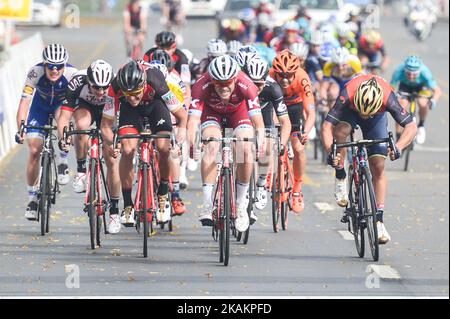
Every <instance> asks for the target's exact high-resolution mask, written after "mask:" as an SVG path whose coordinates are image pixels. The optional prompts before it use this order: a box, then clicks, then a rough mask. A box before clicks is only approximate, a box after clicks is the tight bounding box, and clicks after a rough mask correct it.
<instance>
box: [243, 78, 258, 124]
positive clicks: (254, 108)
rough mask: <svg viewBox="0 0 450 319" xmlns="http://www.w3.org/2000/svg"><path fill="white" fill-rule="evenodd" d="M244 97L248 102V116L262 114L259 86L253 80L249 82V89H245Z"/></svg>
mask: <svg viewBox="0 0 450 319" xmlns="http://www.w3.org/2000/svg"><path fill="white" fill-rule="evenodd" d="M244 97H245V100H246V103H247V109H248V116H249V117H253V116H255V115H258V114H261V105H260V104H259V94H258V88H257V87H256V85H255V84H253V82H249V83H248V89H247V90H245V94H244Z"/></svg>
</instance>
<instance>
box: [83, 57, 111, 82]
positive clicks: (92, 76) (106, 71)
mask: <svg viewBox="0 0 450 319" xmlns="http://www.w3.org/2000/svg"><path fill="white" fill-rule="evenodd" d="M87 77H88V81H89V83H90V84H92V85H96V86H100V87H107V86H109V85H110V84H111V81H112V79H113V77H114V72H113V68H112V66H111V65H110V64H109V63H107V62H105V61H103V60H96V61H94V62H92V64H91V65H90V66H89V68H88V69H87Z"/></svg>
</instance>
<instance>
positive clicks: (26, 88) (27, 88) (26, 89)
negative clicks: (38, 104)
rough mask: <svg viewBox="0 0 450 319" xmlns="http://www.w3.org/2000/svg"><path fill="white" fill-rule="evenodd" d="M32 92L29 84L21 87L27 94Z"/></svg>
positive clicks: (32, 89)
mask: <svg viewBox="0 0 450 319" xmlns="http://www.w3.org/2000/svg"><path fill="white" fill-rule="evenodd" d="M33 92H34V88H32V87H31V86H29V85H26V86H25V88H24V89H23V93H25V94H27V95H32V94H33Z"/></svg>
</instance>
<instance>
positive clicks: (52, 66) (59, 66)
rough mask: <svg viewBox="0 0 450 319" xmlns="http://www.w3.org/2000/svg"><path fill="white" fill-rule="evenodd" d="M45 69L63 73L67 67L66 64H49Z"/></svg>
mask: <svg viewBox="0 0 450 319" xmlns="http://www.w3.org/2000/svg"><path fill="white" fill-rule="evenodd" d="M45 67H46V68H47V69H49V70H58V71H61V70H62V69H64V68H65V67H66V65H65V64H52V63H47V64H46V65H45Z"/></svg>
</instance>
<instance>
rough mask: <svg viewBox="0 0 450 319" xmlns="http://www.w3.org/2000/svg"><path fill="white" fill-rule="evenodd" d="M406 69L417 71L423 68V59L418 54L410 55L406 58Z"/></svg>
mask: <svg viewBox="0 0 450 319" xmlns="http://www.w3.org/2000/svg"><path fill="white" fill-rule="evenodd" d="M404 63H405V70H407V71H410V72H417V71H419V70H420V69H421V68H422V60H421V59H420V58H419V57H418V56H416V55H410V56H408V57H407V58H406V60H405V62H404Z"/></svg>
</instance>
